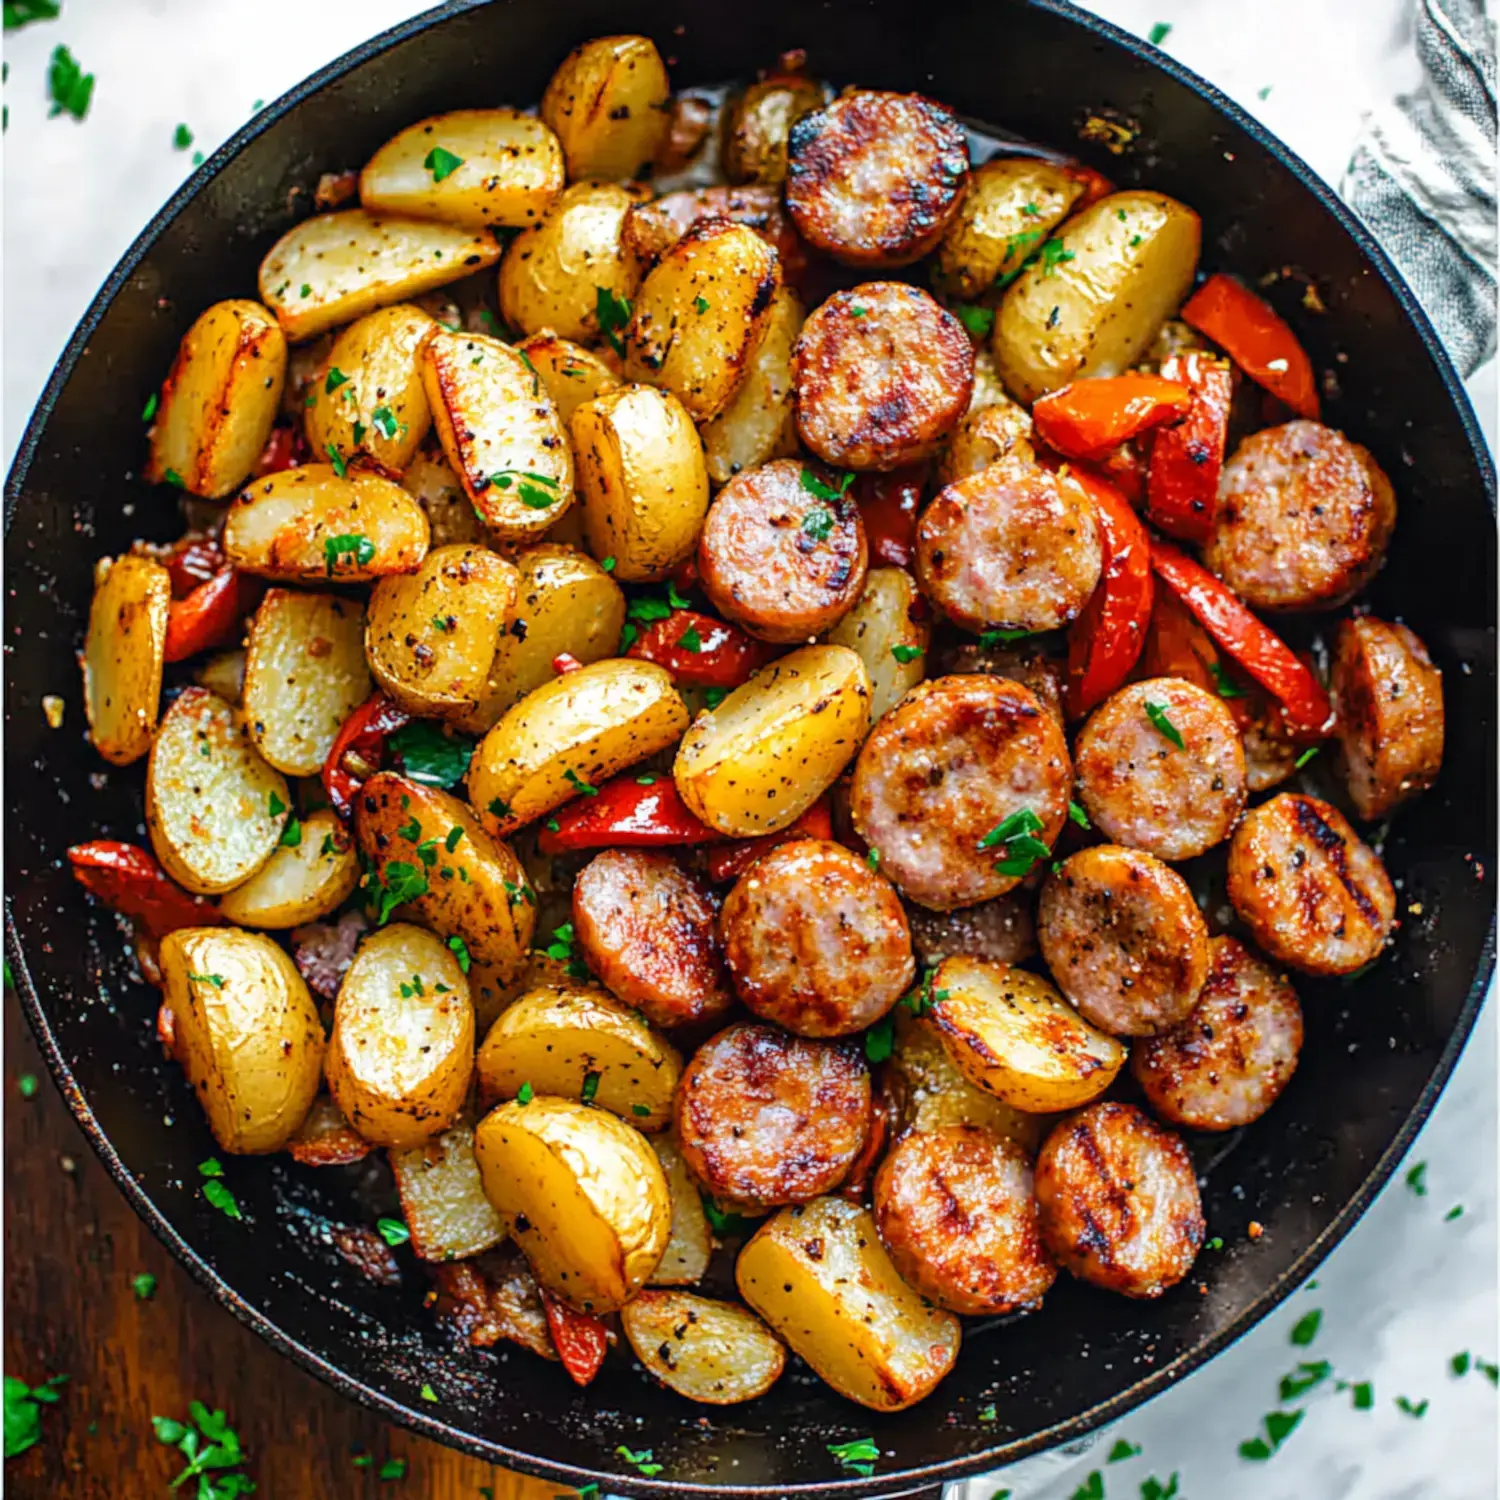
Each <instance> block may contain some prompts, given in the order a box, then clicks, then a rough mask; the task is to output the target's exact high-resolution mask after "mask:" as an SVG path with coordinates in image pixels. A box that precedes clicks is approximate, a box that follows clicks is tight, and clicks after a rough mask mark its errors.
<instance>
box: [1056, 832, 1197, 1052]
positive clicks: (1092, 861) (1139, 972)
mask: <svg viewBox="0 0 1500 1500" xmlns="http://www.w3.org/2000/svg"><path fill="white" fill-rule="evenodd" d="M1036 936H1037V942H1038V943H1039V944H1040V945H1041V949H1042V957H1043V958H1044V959H1046V961H1047V967H1048V968H1049V969H1050V970H1051V971H1052V978H1053V979H1054V980H1055V981H1056V983H1057V987H1058V989H1060V990H1061V991H1062V992H1063V994H1064V995H1066V996H1067V997H1068V999H1069V1000H1071V1001H1072V1002H1073V1004H1074V1005H1075V1006H1076V1007H1077V1008H1078V1011H1079V1013H1080V1014H1081V1015H1082V1016H1083V1017H1084V1019H1085V1020H1087V1021H1091V1022H1093V1024H1094V1025H1095V1026H1097V1027H1099V1028H1100V1030H1102V1031H1109V1032H1113V1033H1114V1035H1116V1036H1154V1035H1155V1034H1156V1033H1157V1032H1159V1031H1167V1030H1169V1029H1170V1028H1171V1027H1173V1026H1176V1025H1177V1024H1178V1022H1179V1021H1181V1020H1182V1019H1183V1017H1185V1016H1186V1015H1187V1013H1188V1012H1189V1011H1190V1010H1191V1009H1192V1008H1193V1004H1194V1002H1195V1001H1196V1000H1197V998H1198V992H1199V991H1200V990H1201V989H1202V988H1203V983H1204V981H1205V980H1206V979H1207V978H1208V926H1207V924H1206V923H1205V922H1204V920H1203V913H1202V912H1201V911H1199V910H1198V903H1197V902H1196V901H1194V900H1193V893H1192V891H1190V890H1189V889H1188V884H1187V881H1185V880H1184V879H1183V878H1182V876H1181V875H1179V874H1178V873H1177V872H1176V870H1174V869H1172V868H1170V866H1168V865H1164V864H1163V863H1162V862H1161V861H1160V860H1159V859H1155V858H1153V857H1152V856H1151V855H1149V854H1142V853H1141V852H1140V851H1139V850H1138V849H1125V848H1122V847H1121V846H1120V845H1118V844H1095V845H1094V846H1093V847H1092V848H1089V849H1081V850H1079V852H1078V853H1077V854H1075V855H1073V856H1072V857H1071V858H1069V859H1066V860H1064V861H1063V863H1062V864H1061V865H1060V866H1059V867H1058V868H1057V870H1055V871H1054V872H1053V874H1052V875H1051V876H1050V877H1049V878H1048V880H1047V883H1046V885H1044V886H1043V887H1042V897H1041V901H1040V902H1039V904H1038V906H1037V915H1036Z"/></svg>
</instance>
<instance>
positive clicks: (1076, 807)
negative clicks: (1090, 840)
mask: <svg viewBox="0 0 1500 1500" xmlns="http://www.w3.org/2000/svg"><path fill="white" fill-rule="evenodd" d="M1068 816H1069V817H1070V818H1072V820H1073V821H1074V822H1075V823H1076V824H1077V825H1078V826H1079V827H1080V828H1092V827H1093V826H1094V825H1093V824H1092V823H1090V822H1089V815H1088V814H1087V813H1086V812H1085V811H1084V810H1083V807H1082V806H1081V805H1080V804H1079V803H1077V802H1069V803H1068Z"/></svg>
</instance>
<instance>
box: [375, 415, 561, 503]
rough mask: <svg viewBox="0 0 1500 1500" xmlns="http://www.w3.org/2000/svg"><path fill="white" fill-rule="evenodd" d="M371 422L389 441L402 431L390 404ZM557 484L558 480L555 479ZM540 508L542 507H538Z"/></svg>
mask: <svg viewBox="0 0 1500 1500" xmlns="http://www.w3.org/2000/svg"><path fill="white" fill-rule="evenodd" d="M370 422H371V424H372V425H373V426H374V428H375V431H376V432H378V433H379V434H380V435H381V437H383V438H384V439H385V440H386V441H387V442H390V441H391V439H392V438H394V437H395V436H396V434H397V432H399V431H400V424H399V423H398V422H397V421H396V414H395V413H394V412H393V411H392V410H391V409H390V407H388V406H377V407H376V408H375V410H374V411H372V412H371V413H370ZM553 483H554V484H555V483H556V481H555V480H554V481H553ZM538 508H539V509H540V507H538Z"/></svg>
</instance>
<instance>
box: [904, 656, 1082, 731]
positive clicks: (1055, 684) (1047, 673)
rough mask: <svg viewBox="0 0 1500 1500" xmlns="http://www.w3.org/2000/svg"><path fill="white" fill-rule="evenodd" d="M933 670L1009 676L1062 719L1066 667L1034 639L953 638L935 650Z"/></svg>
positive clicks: (941, 674) (935, 672)
mask: <svg viewBox="0 0 1500 1500" xmlns="http://www.w3.org/2000/svg"><path fill="white" fill-rule="evenodd" d="M931 670H932V673H933V675H934V676H937V677H947V676H949V675H950V674H957V673H963V672H986V673H988V674H990V675H991V676H994V677H1009V678H1010V680H1011V681H1012V682H1019V683H1020V684H1021V686H1022V687H1024V688H1030V689H1031V691H1032V692H1033V693H1035V694H1036V696H1037V701H1038V702H1039V703H1040V704H1041V705H1042V707H1043V708H1045V709H1046V710H1047V712H1048V713H1049V714H1051V715H1052V717H1053V718H1054V719H1056V720H1057V722H1058V723H1059V724H1062V723H1064V719H1063V666H1062V662H1061V661H1059V660H1058V658H1057V657H1055V656H1051V655H1049V654H1048V653H1047V651H1046V650H1045V649H1044V648H1041V647H1038V646H1037V645H1036V644H1035V643H1034V642H1030V641H1021V642H1016V643H1011V644H1005V643H1003V642H1002V643H999V644H996V645H988V646H987V645H984V644H982V643H981V642H979V641H970V640H959V639H955V640H951V641H949V642H948V643H947V644H946V645H944V646H942V647H940V648H939V649H938V651H937V652H936V653H935V655H934V658H933V663H932V668H931Z"/></svg>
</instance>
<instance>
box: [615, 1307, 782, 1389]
mask: <svg viewBox="0 0 1500 1500" xmlns="http://www.w3.org/2000/svg"><path fill="white" fill-rule="evenodd" d="M620 1327H621V1328H622V1329H623V1330H624V1333H625V1337H626V1338H627V1339H629V1341H630V1347H631V1348H632V1349H633V1350H634V1351H635V1356H636V1358H637V1359H639V1360H640V1362H641V1363H642V1364H643V1365H645V1367H646V1369H647V1371H648V1372H649V1373H650V1374H651V1375H653V1376H655V1377H656V1379H657V1380H659V1381H660V1382H661V1383H662V1384H663V1385H664V1386H666V1387H667V1389H668V1390H671V1391H676V1392H677V1394H678V1395H680V1396H686V1397H687V1398H688V1399H689V1400H691V1401H701V1402H705V1403H707V1404H708V1405H710V1406H729V1405H732V1404H733V1403H735V1402H737V1401H752V1400H754V1399H755V1397H757V1396H763V1395H765V1393H766V1392H767V1391H768V1390H770V1388H771V1387H772V1386H773V1385H774V1384H775V1383H776V1380H777V1377H778V1376H780V1374H781V1372H782V1370H783V1368H785V1365H786V1350H785V1349H784V1348H783V1347H782V1345H781V1340H780V1339H778V1338H777V1337H776V1336H775V1335H774V1334H772V1333H771V1332H770V1331H769V1330H768V1329H767V1328H766V1326H765V1325H764V1324H763V1323H762V1322H761V1321H760V1319H759V1318H757V1317H756V1316H755V1314H754V1313H752V1312H750V1311H748V1310H747V1309H745V1308H743V1307H741V1306H739V1304H738V1303H734V1302H718V1301H715V1300H713V1299H712V1298H709V1297H697V1296H694V1295H693V1294H692V1293H691V1292H641V1293H640V1294H639V1295H638V1296H636V1297H635V1298H634V1299H633V1300H632V1301H630V1302H628V1303H627V1304H626V1305H625V1307H624V1308H623V1309H622V1310H621V1313H620Z"/></svg>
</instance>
